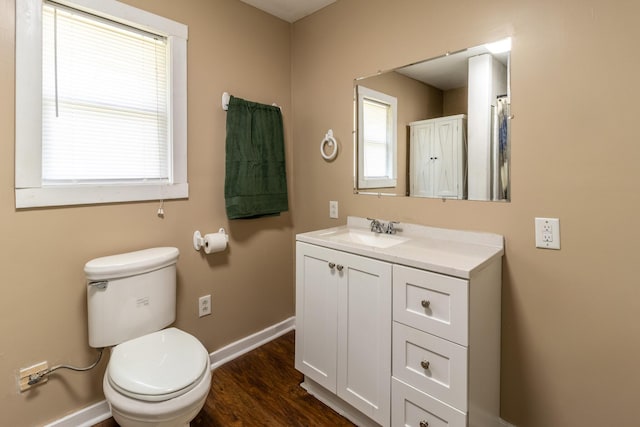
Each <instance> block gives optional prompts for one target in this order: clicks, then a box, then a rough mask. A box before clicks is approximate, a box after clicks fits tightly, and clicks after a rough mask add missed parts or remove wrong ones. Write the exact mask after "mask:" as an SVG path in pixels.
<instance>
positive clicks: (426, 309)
mask: <svg viewBox="0 0 640 427" xmlns="http://www.w3.org/2000/svg"><path fill="white" fill-rule="evenodd" d="M468 289H469V283H468V282H467V281H466V280H463V279H457V278H455V277H449V276H444V275H442V274H437V273H431V272H429V271H423V270H417V269H415V268H409V267H404V266H400V265H394V266H393V319H394V320H396V321H398V322H402V323H404V324H405V325H409V326H412V327H414V328H416V329H420V330H422V331H425V332H429V333H431V334H434V335H437V336H439V337H442V338H444V339H447V340H450V341H453V342H456V343H458V344H460V345H463V346H467V345H468V342H469V339H468V318H469V317H468V312H469V309H468V308H469V301H468Z"/></svg>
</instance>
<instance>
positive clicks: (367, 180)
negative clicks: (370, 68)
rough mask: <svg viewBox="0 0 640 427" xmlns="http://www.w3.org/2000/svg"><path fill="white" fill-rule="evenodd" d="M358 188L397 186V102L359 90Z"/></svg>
mask: <svg viewBox="0 0 640 427" xmlns="http://www.w3.org/2000/svg"><path fill="white" fill-rule="evenodd" d="M357 91H358V122H359V123H358V129H359V130H360V131H359V133H358V163H359V164H358V188H383V187H395V186H396V135H397V122H398V118H397V117H398V113H397V109H398V107H397V106H398V100H397V98H395V97H393V96H390V95H387V94H385V93H382V92H378V91H375V90H372V89H369V88H366V87H364V86H358V88H357Z"/></svg>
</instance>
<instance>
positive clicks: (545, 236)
mask: <svg viewBox="0 0 640 427" xmlns="http://www.w3.org/2000/svg"><path fill="white" fill-rule="evenodd" d="M535 224H536V248H542V249H560V220H559V219H558V218H536V219H535Z"/></svg>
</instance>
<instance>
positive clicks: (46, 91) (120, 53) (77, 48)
mask: <svg viewBox="0 0 640 427" xmlns="http://www.w3.org/2000/svg"><path fill="white" fill-rule="evenodd" d="M42 61H43V82H42V83H43V89H42V182H43V184H44V185H61V184H75V185H77V184H82V183H87V184H89V183H92V184H95V183H113V184H117V183H125V182H150V183H159V182H171V180H172V176H171V170H172V168H171V147H170V138H169V129H168V128H169V125H168V123H169V111H168V110H169V107H168V105H169V98H168V97H169V94H168V48H167V40H166V38H164V37H161V36H157V35H154V34H149V33H145V32H143V31H141V30H138V29H135V28H131V27H127V26H125V25H122V24H119V23H115V22H112V21H109V20H106V19H103V18H100V17H97V16H93V15H90V14H88V13H84V12H80V11H77V10H73V9H69V8H66V7H64V6H59V5H57V4H55V3H46V4H44V5H43V54H42Z"/></svg>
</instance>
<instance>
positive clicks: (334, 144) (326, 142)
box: [320, 129, 338, 160]
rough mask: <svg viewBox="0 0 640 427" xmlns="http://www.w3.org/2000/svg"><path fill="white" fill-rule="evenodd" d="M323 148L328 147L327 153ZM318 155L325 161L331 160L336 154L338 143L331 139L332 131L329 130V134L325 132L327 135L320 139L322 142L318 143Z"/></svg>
mask: <svg viewBox="0 0 640 427" xmlns="http://www.w3.org/2000/svg"><path fill="white" fill-rule="evenodd" d="M325 146H328V147H329V149H330V151H329V152H328V153H327V152H326V151H325V149H324V148H325ZM320 154H321V155H322V158H324V159H325V160H333V159H334V158H335V157H336V155H337V154H338V143H337V142H336V139H335V138H334V137H333V130H332V129H329V132H327V134H326V135H325V136H324V138H323V139H322V142H320Z"/></svg>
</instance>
